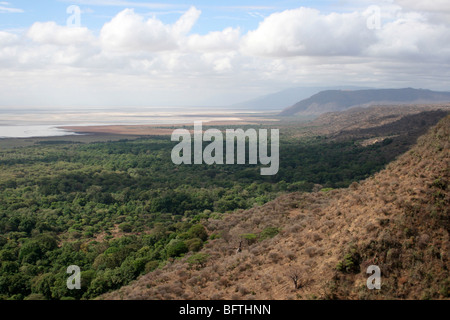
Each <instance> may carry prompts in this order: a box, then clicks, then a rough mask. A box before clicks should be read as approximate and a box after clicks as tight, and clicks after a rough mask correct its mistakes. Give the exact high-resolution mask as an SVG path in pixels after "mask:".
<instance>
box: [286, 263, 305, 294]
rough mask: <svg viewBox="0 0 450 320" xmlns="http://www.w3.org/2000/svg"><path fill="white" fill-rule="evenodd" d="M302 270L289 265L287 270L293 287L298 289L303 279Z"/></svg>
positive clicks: (302, 283) (301, 285)
mask: <svg viewBox="0 0 450 320" xmlns="http://www.w3.org/2000/svg"><path fill="white" fill-rule="evenodd" d="M303 274H304V270H303V269H301V268H299V267H291V268H290V269H289V271H288V272H287V276H288V277H289V278H290V279H291V280H292V282H293V283H294V289H295V290H298V289H300V288H301V287H303V285H304V279H303Z"/></svg>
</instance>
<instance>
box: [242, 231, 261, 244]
mask: <svg viewBox="0 0 450 320" xmlns="http://www.w3.org/2000/svg"><path fill="white" fill-rule="evenodd" d="M241 238H242V239H245V240H247V243H248V245H251V244H253V243H255V242H256V240H257V238H258V237H257V235H256V234H254V233H244V234H241Z"/></svg>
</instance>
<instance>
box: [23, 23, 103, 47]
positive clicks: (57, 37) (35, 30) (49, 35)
mask: <svg viewBox="0 0 450 320" xmlns="http://www.w3.org/2000/svg"><path fill="white" fill-rule="evenodd" d="M27 36H28V37H29V38H30V39H31V40H33V41H34V42H38V43H41V44H55V45H80V44H83V43H92V42H94V41H95V38H94V36H93V34H92V33H91V31H90V30H89V29H88V28H81V27H80V28H72V27H67V26H59V25H57V24H56V23H55V22H36V23H34V24H33V25H32V26H31V27H30V29H29V30H28V32H27Z"/></svg>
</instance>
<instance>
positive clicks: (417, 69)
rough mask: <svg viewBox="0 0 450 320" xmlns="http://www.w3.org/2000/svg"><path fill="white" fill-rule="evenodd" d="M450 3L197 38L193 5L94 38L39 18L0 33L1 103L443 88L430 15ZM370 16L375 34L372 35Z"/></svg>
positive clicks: (115, 26)
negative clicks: (347, 87) (350, 87)
mask: <svg viewBox="0 0 450 320" xmlns="http://www.w3.org/2000/svg"><path fill="white" fill-rule="evenodd" d="M447 3H448V2H447V1H435V2H428V4H427V5H426V4H425V2H422V1H404V0H397V1H396V3H395V4H390V5H389V6H386V8H383V7H380V12H379V16H374V14H377V13H376V12H375V13H374V12H373V11H372V10H366V9H364V10H355V11H353V12H346V13H338V12H331V13H323V12H321V11H319V10H317V9H312V8H305V7H301V8H297V9H292V10H285V11H282V12H276V13H273V14H271V15H270V16H267V17H266V18H264V19H262V20H261V22H260V24H259V26H258V27H257V28H256V29H254V30H250V31H248V32H246V33H242V31H241V30H240V29H239V28H233V27H227V28H225V29H223V30H215V31H211V32H209V33H207V34H196V33H193V32H192V29H193V27H194V26H195V25H196V24H197V23H198V21H199V19H200V17H201V11H200V10H198V9H197V8H195V7H191V8H190V9H189V10H187V11H186V12H185V13H184V14H182V15H181V16H180V17H179V19H178V20H177V21H175V22H174V23H172V24H167V23H164V22H163V21H162V20H159V19H157V18H156V17H145V16H143V15H140V14H137V13H136V12H135V11H134V10H133V9H125V10H123V11H121V12H119V13H118V14H117V15H116V16H114V17H113V18H112V19H111V20H110V21H108V22H107V23H105V24H104V25H103V26H102V28H101V29H100V31H98V32H97V33H95V32H94V31H92V30H89V29H88V28H85V27H81V28H73V27H68V26H64V25H58V24H57V23H56V22H53V21H48V22H36V23H34V24H33V25H31V26H30V27H29V28H28V29H27V30H25V31H23V32H22V33H13V32H11V31H0V70H1V75H0V81H2V84H3V85H2V88H0V94H1V95H2V99H1V101H0V104H3V105H18V104H23V105H40V106H42V105H71V104H72V105H91V104H105V105H108V104H123V105H126V104H128V105H181V104H184V105H193V104H214V105H226V104H229V103H234V102H237V101H239V100H240V99H245V98H248V97H252V96H253V95H255V94H256V95H259V94H262V93H264V91H266V92H267V93H269V92H273V91H276V90H277V89H278V88H279V89H281V88H285V87H289V86H291V87H292V86H295V85H303V86H308V85H317V84H321V85H323V84H324V85H333V84H336V83H340V84H342V83H347V84H359V85H361V84H364V85H368V86H378V87H383V86H396V87H403V86H415V87H431V88H435V89H446V88H447V86H448V83H447V81H446V79H448V76H449V71H447V70H450V68H449V67H450V66H449V64H450V25H449V23H448V22H446V21H448V20H445V19H443V20H442V19H441V20H439V19H433V17H435V16H434V15H435V14H439V15H440V16H442V15H445V14H446V13H448V12H450V10H449V6H448V4H447ZM373 18H379V19H380V28H369V25H368V19H373ZM443 80H445V81H443ZM80 92H82V93H83V94H80ZM24 93H27V94H24ZM230 96H234V97H235V98H234V100H233V99H230Z"/></svg>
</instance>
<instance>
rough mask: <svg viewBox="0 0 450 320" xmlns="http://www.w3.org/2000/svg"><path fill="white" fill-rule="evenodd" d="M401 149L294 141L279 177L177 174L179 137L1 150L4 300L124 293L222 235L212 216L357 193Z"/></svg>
mask: <svg viewBox="0 0 450 320" xmlns="http://www.w3.org/2000/svg"><path fill="white" fill-rule="evenodd" d="M395 141H396V138H395V137H394V138H390V139H385V140H383V141H381V142H378V143H375V144H371V145H368V146H362V145H361V144H360V143H359V142H358V141H356V140H355V139H352V140H346V141H329V140H328V139H327V138H325V137H312V138H311V137H310V138H307V139H306V138H305V139H292V138H287V137H283V135H282V136H281V141H280V170H279V172H278V174H277V175H275V176H261V175H260V170H259V167H258V166H255V165H232V166H227V165H213V166H207V165H181V166H177V165H174V164H173V163H172V161H171V157H170V155H171V150H172V148H173V147H174V145H175V144H176V143H175V142H171V141H170V137H148V138H140V139H137V140H122V141H116V142H104V143H89V144H84V143H83V144H81V143H73V142H70V141H42V142H41V143H40V144H37V145H35V146H30V147H21V148H11V149H6V150H1V151H0V168H1V170H0V262H1V265H0V299H17V300H20V299H92V298H95V297H97V296H99V295H100V294H103V293H105V292H108V291H111V290H115V289H118V288H120V287H121V286H123V285H125V284H128V283H130V281H132V280H134V279H136V278H137V277H138V276H139V275H142V274H144V273H147V272H150V271H152V270H154V269H156V268H158V267H161V266H163V265H164V264H166V263H168V262H170V261H171V260H173V259H177V258H179V257H182V256H183V255H185V254H186V253H188V252H195V251H198V250H200V249H201V248H202V246H203V245H204V244H205V243H206V242H207V241H208V240H210V239H211V237H216V236H218V235H215V234H212V235H208V233H207V231H206V230H205V228H204V226H203V224H202V221H204V219H206V218H209V217H214V218H216V219H220V218H221V217H222V216H223V215H224V214H226V213H227V212H230V211H233V210H235V209H247V208H252V207H254V206H257V205H262V204H264V203H266V202H268V201H270V200H272V199H274V198H276V197H277V196H279V195H280V194H283V193H287V192H292V191H304V192H309V191H312V190H313V189H314V190H320V189H321V188H324V189H328V190H329V189H330V188H341V187H347V186H348V185H350V184H351V183H352V182H353V181H359V180H361V179H364V178H366V177H368V176H369V175H371V174H373V173H374V172H376V171H379V170H380V169H382V168H383V167H384V166H385V165H386V163H388V162H389V161H391V160H393V158H394V157H395V156H396V155H398V153H397V154H396V152H395V150H396V149H393V148H392V144H393V142H395ZM393 150H394V151H393ZM70 265H77V266H79V267H80V268H81V271H82V273H81V279H82V289H81V290H69V289H67V287H66V281H67V278H68V276H69V275H68V274H67V273H66V270H67V267H68V266H70Z"/></svg>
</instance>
